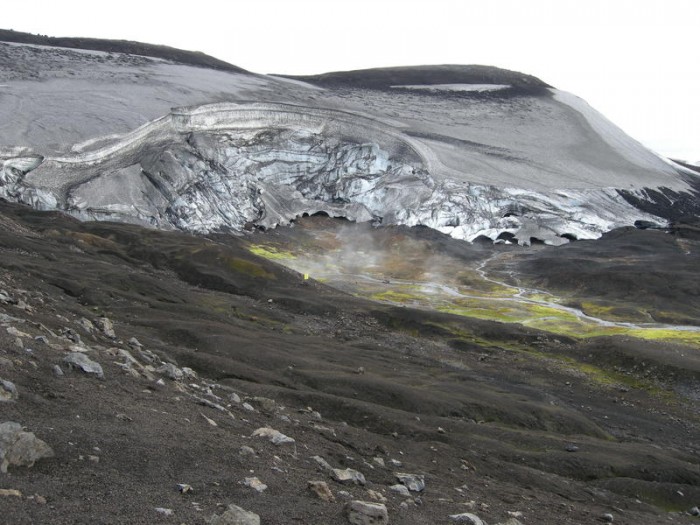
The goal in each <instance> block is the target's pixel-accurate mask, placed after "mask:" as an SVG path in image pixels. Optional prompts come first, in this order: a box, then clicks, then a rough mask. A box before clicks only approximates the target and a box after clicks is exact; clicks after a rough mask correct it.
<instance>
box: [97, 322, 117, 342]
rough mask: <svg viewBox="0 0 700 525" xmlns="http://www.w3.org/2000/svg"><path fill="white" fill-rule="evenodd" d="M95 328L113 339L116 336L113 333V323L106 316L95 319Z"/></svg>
mask: <svg viewBox="0 0 700 525" xmlns="http://www.w3.org/2000/svg"><path fill="white" fill-rule="evenodd" d="M97 328H99V329H100V331H101V332H102V333H103V334H105V335H106V336H107V337H109V338H110V339H115V338H116V337H117V334H115V333H114V325H113V324H112V321H110V319H109V318H108V317H100V318H99V319H98V320H97Z"/></svg>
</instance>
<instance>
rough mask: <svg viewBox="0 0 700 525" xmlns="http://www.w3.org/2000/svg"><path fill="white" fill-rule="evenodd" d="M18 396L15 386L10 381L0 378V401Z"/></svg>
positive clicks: (14, 398) (12, 399) (10, 399)
mask: <svg viewBox="0 0 700 525" xmlns="http://www.w3.org/2000/svg"><path fill="white" fill-rule="evenodd" d="M18 397H19V393H18V392H17V387H16V386H15V384H14V383H13V382H11V381H6V380H4V379H0V402H7V401H16V400H17V398H18Z"/></svg>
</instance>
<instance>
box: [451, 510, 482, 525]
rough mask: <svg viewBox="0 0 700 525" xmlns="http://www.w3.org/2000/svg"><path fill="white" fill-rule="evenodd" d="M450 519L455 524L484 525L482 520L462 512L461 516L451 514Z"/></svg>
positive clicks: (469, 513)
mask: <svg viewBox="0 0 700 525" xmlns="http://www.w3.org/2000/svg"><path fill="white" fill-rule="evenodd" d="M450 519H451V520H452V521H454V522H456V523H467V524H469V525H484V522H483V520H482V519H481V518H480V517H479V516H477V515H476V514H472V513H471V512H463V513H462V514H452V515H450Z"/></svg>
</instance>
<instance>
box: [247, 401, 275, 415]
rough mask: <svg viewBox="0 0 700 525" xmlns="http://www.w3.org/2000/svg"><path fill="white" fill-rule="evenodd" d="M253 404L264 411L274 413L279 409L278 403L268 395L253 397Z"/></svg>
mask: <svg viewBox="0 0 700 525" xmlns="http://www.w3.org/2000/svg"><path fill="white" fill-rule="evenodd" d="M251 402H252V404H253V406H257V407H258V408H259V409H260V410H261V411H262V412H266V413H268V414H273V413H275V412H276V411H277V410H278V406H277V403H276V402H275V401H274V400H273V399H270V398H268V397H254V398H253V399H251Z"/></svg>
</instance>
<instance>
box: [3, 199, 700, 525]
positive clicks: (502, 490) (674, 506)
mask: <svg viewBox="0 0 700 525" xmlns="http://www.w3.org/2000/svg"><path fill="white" fill-rule="evenodd" d="M0 212H1V214H0V217H2V227H1V228H0V263H1V264H2V268H3V272H2V274H0V290H1V291H0V322H1V324H2V330H1V332H0V342H1V344H0V379H1V380H2V390H0V392H2V396H0V454H1V456H2V464H3V473H2V474H0V489H1V490H0V506H1V508H2V511H3V519H4V520H5V521H6V522H7V523H13V524H14V523H17V524H24V523H27V524H28V523H56V524H61V523H66V524H67V523H71V524H74V523H96V522H97V523H192V524H196V523H206V522H209V523H237V524H239V525H240V524H243V523H245V524H247V523H258V521H257V519H258V517H257V516H259V519H260V523H267V524H289V523H297V522H298V523H387V522H388V523H393V524H416V525H417V524H425V523H446V524H447V523H477V524H478V523H482V522H483V523H490V524H492V525H493V524H508V525H517V524H518V523H521V524H525V525H527V524H530V523H538V524H555V523H556V524H561V523H572V524H578V523H595V522H597V521H598V520H603V521H610V520H611V519H613V520H614V522H615V523H635V524H650V525H651V524H658V523H659V522H661V521H663V522H668V523H682V524H689V523H692V522H693V521H692V520H693V518H691V517H690V515H689V514H687V513H688V512H691V510H692V508H693V507H694V506H696V505H697V504H698V502H699V501H700V489H699V488H698V487H699V486H700V471H698V462H699V458H700V455H699V454H700V452H699V451H698V447H697V445H698V443H700V439H699V438H700V436H699V435H698V425H697V418H698V412H697V404H696V401H697V398H696V397H692V396H694V395H696V394H693V390H692V388H689V387H691V386H692V385H693V384H695V385H697V381H698V374H700V362H698V360H697V356H696V354H695V352H694V351H689V349H688V348H687V347H683V346H673V345H669V344H666V343H664V344H661V343H653V342H648V341H647V342H644V341H642V340H634V339H629V338H602V339H598V340H591V341H586V340H575V339H570V338H565V337H559V338H556V339H554V338H552V337H550V336H549V335H548V334H546V333H544V332H538V331H536V330H531V329H525V328H522V327H518V326H517V325H506V324H501V323H493V322H485V321H478V320H470V319H467V318H464V317H457V316H451V315H446V314H439V313H431V312H419V311H415V310H412V309H410V308H397V307H392V306H387V305H381V304H377V303H370V302H366V301H363V300H360V299H355V298H353V297H351V296H348V295H344V294H342V293H340V292H337V291H334V290H332V289H330V288H327V287H324V286H323V285H321V284H319V283H316V282H314V281H304V280H303V278H302V276H301V275H299V274H296V273H295V272H292V271H289V270H285V269H283V268H281V267H279V266H277V265H276V264H274V263H272V262H269V261H265V260H264V259H259V258H258V257H256V256H255V255H253V254H251V253H250V252H249V251H248V249H246V244H247V242H248V241H246V240H244V239H238V238H232V237H227V236H222V237H216V238H211V239H208V238H204V237H195V236H190V235H187V234H183V233H178V232H170V233H167V232H165V233H164V232H157V231H153V230H146V229H142V228H140V227H137V226H129V225H119V224H112V223H80V222H78V221H75V220H72V219H69V218H67V217H66V216H64V215H60V214H56V213H46V212H43V213H42V212H34V211H31V210H30V209H28V208H26V207H20V206H16V205H9V204H1V206H0ZM648 233H649V234H650V235H652V234H653V233H654V232H648ZM640 234H642V235H644V234H645V232H640ZM448 239H449V238H447V237H445V238H444V239H443V241H442V242H448ZM688 242H689V243H691V245H692V246H693V247H694V246H695V244H697V241H692V240H689V241H688ZM693 243H695V244H693ZM448 245H449V242H448ZM448 245H446V249H449V246H448ZM459 250H463V248H462V247H459V246H455V247H454V248H453V249H452V251H453V252H455V253H457V252H458V251H459ZM464 253H465V256H467V255H468V253H469V252H464ZM469 257H472V258H473V257H479V254H478V253H473V254H471V255H469ZM689 264H690V263H689ZM674 271H675V270H674ZM669 279H672V276H671V275H670V274H669ZM5 469H6V470H7V472H4V471H5ZM359 502H362V503H359ZM232 505H233V506H232ZM239 508H241V509H244V510H245V512H244V511H242V510H239ZM692 512H696V510H692ZM234 516H238V517H234ZM387 516H388V521H387ZM611 516H612V518H611Z"/></svg>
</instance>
